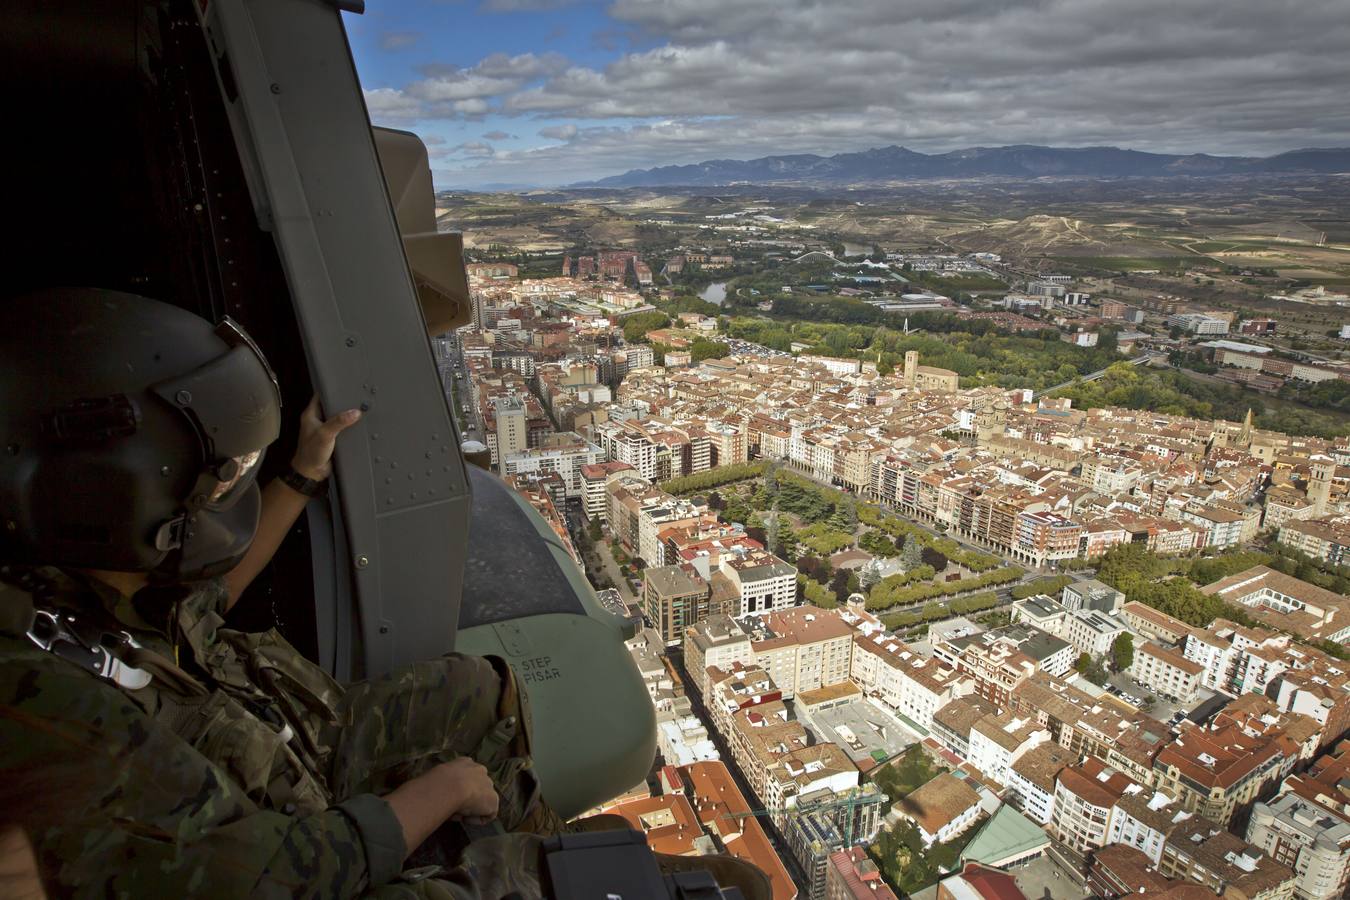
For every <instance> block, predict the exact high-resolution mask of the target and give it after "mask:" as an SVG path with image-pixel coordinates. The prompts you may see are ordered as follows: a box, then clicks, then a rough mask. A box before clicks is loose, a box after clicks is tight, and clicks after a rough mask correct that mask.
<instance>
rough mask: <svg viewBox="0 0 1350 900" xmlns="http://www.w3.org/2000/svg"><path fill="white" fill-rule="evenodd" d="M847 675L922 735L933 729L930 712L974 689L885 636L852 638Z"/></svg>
mask: <svg viewBox="0 0 1350 900" xmlns="http://www.w3.org/2000/svg"><path fill="white" fill-rule="evenodd" d="M849 674H850V677H851V678H852V679H853V681H854V682H855V683H856V684H857V685H858V686H859V687H860V688H862V689H863V691H865V692H866V693H867V694H869V695H871V696H873V697H876V698H877V699H878V700H880V701H881V702H883V703H885V704H886V705H887V706H889V707H890V708H891V709H893V710H895V711H896V713H898V714H899V715H900V716H902V717H903V718H904V719H906V720H908V722H909V723H910V724H911V725H913V726H914V727H915V729H916V730H917V731H918V733H919V734H921V735H926V734H928V732H929V731H930V730H931V729H932V725H933V713H935V712H937V711H938V710H939V709H941V708H942V707H943V706H945V705H947V704H948V703H950V702H951V701H952V700H955V699H957V698H958V697H965V696H968V695H970V694H971V693H973V692H974V690H975V684H974V681H973V680H972V679H971V678H969V677H967V676H963V675H961V674H960V673H958V672H957V671H956V670H955V669H953V668H951V667H949V666H947V665H945V664H943V663H942V661H940V660H938V659H935V658H933V657H927V656H923V655H921V654H919V653H916V652H914V651H913V650H912V649H911V648H910V647H908V646H906V645H905V644H904V643H902V642H901V641H899V640H897V639H896V638H893V637H890V636H889V635H886V634H885V633H877V634H873V635H865V634H857V635H854V638H853V659H852V663H851V667H850V670H849Z"/></svg>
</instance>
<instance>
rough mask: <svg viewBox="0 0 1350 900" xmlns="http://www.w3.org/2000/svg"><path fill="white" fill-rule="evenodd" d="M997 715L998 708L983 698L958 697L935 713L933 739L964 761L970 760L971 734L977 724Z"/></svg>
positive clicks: (971, 696)
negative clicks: (987, 717)
mask: <svg viewBox="0 0 1350 900" xmlns="http://www.w3.org/2000/svg"><path fill="white" fill-rule="evenodd" d="M997 715H998V707H997V706H995V705H994V704H993V703H991V702H990V701H988V700H986V699H985V698H983V697H980V696H978V695H975V694H972V695H970V696H967V697H958V698H956V699H955V700H952V701H951V702H949V703H947V704H945V705H943V706H941V707H939V708H938V710H937V712H935V713H933V739H934V740H936V741H937V742H938V743H939V744H941V745H942V746H943V747H946V748H947V749H948V750H950V751H951V752H952V753H954V754H956V755H957V756H959V757H961V758H962V759H969V758H970V732H971V731H972V730H973V729H974V728H975V723H977V722H979V721H980V720H981V719H983V718H984V717H985V716H997Z"/></svg>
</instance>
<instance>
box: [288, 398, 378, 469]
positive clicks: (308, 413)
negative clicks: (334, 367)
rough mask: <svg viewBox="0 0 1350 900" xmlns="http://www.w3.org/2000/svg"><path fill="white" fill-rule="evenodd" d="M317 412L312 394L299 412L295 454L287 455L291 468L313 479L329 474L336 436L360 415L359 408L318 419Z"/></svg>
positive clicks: (315, 400) (317, 402) (316, 402)
mask: <svg viewBox="0 0 1350 900" xmlns="http://www.w3.org/2000/svg"><path fill="white" fill-rule="evenodd" d="M320 412H321V410H320V409H319V397H318V395H317V394H316V395H315V396H314V397H313V398H311V399H310V401H309V405H308V406H306V407H305V411H304V412H302V413H301V414H300V437H299V438H298V439H297V440H296V443H295V456H293V457H291V468H293V469H295V471H297V472H299V473H300V474H301V475H303V476H305V477H306V478H312V479H313V480H315V481H323V480H324V479H325V478H327V477H328V476H329V474H331V473H332V471H333V447H334V446H335V445H336V444H337V436H338V435H339V434H341V433H342V432H343V431H345V430H346V429H348V428H350V427H351V426H352V425H355V424H356V423H357V421H358V420H359V419H360V418H361V410H359V409H349V410H347V411H346V412H341V413H338V414H337V415H336V416H333V418H331V419H323V418H321V417H320Z"/></svg>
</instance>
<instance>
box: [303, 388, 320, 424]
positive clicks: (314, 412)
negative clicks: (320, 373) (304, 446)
mask: <svg viewBox="0 0 1350 900" xmlns="http://www.w3.org/2000/svg"><path fill="white" fill-rule="evenodd" d="M320 412H322V410H321V409H320V408H319V395H318V394H314V395H313V396H312V397H310V398H309V403H307V404H305V408H304V409H303V410H302V411H301V412H300V421H302V422H306V423H308V424H312V425H318V424H319V423H320V422H322V421H323V416H321V415H320Z"/></svg>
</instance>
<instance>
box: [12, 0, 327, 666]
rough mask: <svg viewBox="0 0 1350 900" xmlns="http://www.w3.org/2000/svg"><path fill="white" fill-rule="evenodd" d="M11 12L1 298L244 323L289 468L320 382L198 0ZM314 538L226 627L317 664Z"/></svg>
mask: <svg viewBox="0 0 1350 900" xmlns="http://www.w3.org/2000/svg"><path fill="white" fill-rule="evenodd" d="M0 15H2V17H3V18H2V20H0V77H2V78H3V83H4V84H5V87H6V91H5V101H4V102H5V104H6V107H7V109H6V113H7V115H6V119H7V120H8V121H9V122H11V123H22V129H21V130H18V131H16V132H14V133H13V134H11V138H10V139H9V140H7V141H6V142H5V149H4V151H3V153H4V155H5V156H6V157H7V159H6V165H4V166H3V168H0V172H2V173H3V174H2V175H0V178H3V179H4V196H5V197H6V198H7V200H8V204H7V205H8V212H9V215H8V216H7V219H8V221H7V223H6V224H7V232H8V234H7V236H6V240H5V255H6V262H5V274H6V279H5V282H4V285H3V287H0V294H3V295H4V296H5V298H6V302H12V301H13V300H14V298H16V297H17V296H19V295H22V294H23V293H25V292H27V291H30V290H34V289H37V288H41V287H44V286H51V285H56V284H79V285H91V286H98V287H108V288H113V289H117V290H125V291H130V292H133V293H138V294H142V295H145V296H149V297H154V298H156V299H160V300H164V301H167V302H172V303H176V304H178V305H181V306H184V307H186V308H188V309H191V310H193V311H194V312H196V313H198V314H200V315H202V316H204V317H206V318H209V319H212V320H217V319H219V318H220V317H221V316H223V315H226V314H228V315H230V316H232V317H233V318H235V319H236V320H238V321H239V322H241V323H242V324H243V325H244V327H245V328H246V329H247V330H248V331H249V333H250V334H251V335H252V336H253V337H254V339H255V340H257V341H258V343H259V345H260V346H261V347H262V348H263V351H264V353H266V355H267V357H268V359H269V361H270V362H271V363H272V365H273V367H274V369H275V370H276V371H277V374H278V378H279V379H280V382H281V385H282V392H283V404H284V413H283V414H284V416H285V418H286V420H287V424H288V425H290V426H291V427H288V428H286V429H285V430H284V431H285V433H284V434H283V437H282V440H281V441H280V442H279V443H278V445H276V446H274V447H273V449H272V451H271V452H269V454H268V459H267V462H266V469H265V471H264V472H263V477H264V478H267V477H269V476H270V475H271V474H272V473H274V472H275V471H276V470H278V469H279V468H280V467H281V466H284V465H285V463H286V462H287V461H288V460H289V459H290V455H291V452H292V449H293V446H292V444H291V443H289V442H293V441H294V434H293V431H294V429H293V423H294V420H295V418H296V417H297V416H298V414H299V411H300V410H301V409H303V408H304V405H305V403H306V402H307V401H308V398H309V395H310V393H311V390H312V388H311V386H310V377H309V372H308V366H307V364H306V359H305V351H304V347H303V345H302V343H301V340H300V337H299V332H298V328H297V325H296V322H295V318H294V312H293V310H292V306H291V303H290V301H289V294H288V291H287V288H286V282H285V279H284V276H283V272H282V268H281V265H280V261H279V259H278V257H277V251H276V247H275V244H274V242H273V240H272V238H271V236H270V235H269V234H267V233H266V232H264V231H262V230H261V229H260V228H259V227H258V225H257V222H256V220H255V217H254V212H253V206H252V204H251V201H250V198H249V194H248V190H247V185H246V183H245V181H244V177H243V173H242V171H241V169H240V166H239V162H238V158H237V155H236V152H235V145H234V142H233V138H232V136H231V133H230V129H229V124H228V120H227V118H226V115H225V111H224V109H223V106H222V103H221V99H220V93H219V89H218V87H217V84H216V81H215V73H214V71H213V68H212V62H211V57H210V55H209V54H208V52H207V48H206V46H205V40H204V38H203V35H202V31H201V28H200V27H199V26H198V24H197V21H196V18H195V14H194V12H193V10H192V7H191V5H190V0H167V2H146V0H62V2H60V3H52V2H47V0H11V2H10V3H8V4H6V7H5V10H4V11H3V13H2V14H0ZM314 505H315V506H317V504H314ZM325 512H328V511H325ZM306 527H307V525H306V524H305V523H304V521H303V520H302V524H301V525H300V526H298V527H297V529H296V531H295V532H294V533H293V534H292V535H291V536H290V538H289V539H288V540H287V541H286V542H285V544H284V545H283V547H282V549H281V550H280V551H279V553H278V555H277V557H276V558H275V560H274V562H273V565H272V566H270V567H269V569H268V570H267V571H266V572H264V573H263V574H262V575H261V576H260V577H259V578H258V580H257V581H256V582H255V583H254V586H253V587H252V588H250V590H249V592H248V594H246V596H245V598H244V599H243V601H241V602H240V603H239V604H238V605H237V606H236V607H235V610H234V611H232V612H231V619H232V620H233V624H236V625H237V626H239V627H244V628H248V629H259V628H266V627H269V626H271V625H273V624H278V625H279V626H280V627H281V628H282V630H283V631H284V632H285V633H286V634H287V636H288V638H289V639H291V641H292V642H293V643H295V644H296V646H297V647H298V648H300V649H301V650H302V651H303V652H305V653H307V654H308V655H310V656H311V657H312V658H319V657H320V656H323V655H325V654H322V653H320V650H319V644H320V642H319V640H318V637H317V634H316V624H315V610H314V604H313V602H312V598H313V597H314V584H313V574H312V565H311V552H312V551H311V547H310V543H311V542H310V541H309V540H308V539H307V536H306V534H305V528H306ZM329 530H330V533H331V532H332V531H334V530H335V531H337V532H340V531H341V529H329ZM294 598H304V602H294Z"/></svg>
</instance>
